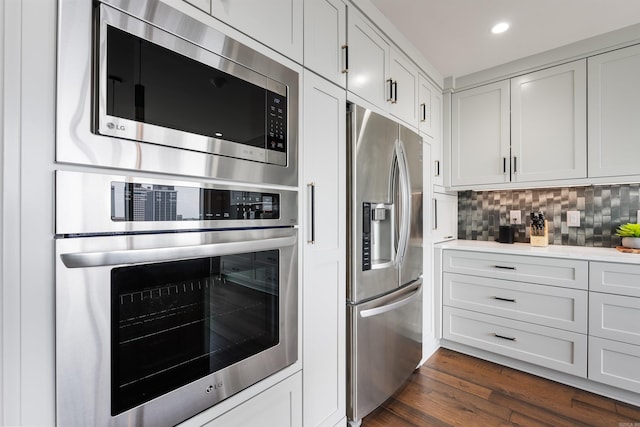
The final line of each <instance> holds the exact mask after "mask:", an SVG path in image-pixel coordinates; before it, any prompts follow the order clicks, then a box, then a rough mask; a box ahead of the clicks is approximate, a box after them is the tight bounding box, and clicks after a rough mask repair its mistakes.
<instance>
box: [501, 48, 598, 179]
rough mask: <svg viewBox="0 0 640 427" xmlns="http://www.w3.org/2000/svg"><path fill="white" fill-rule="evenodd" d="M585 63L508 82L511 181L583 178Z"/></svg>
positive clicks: (584, 152)
mask: <svg viewBox="0 0 640 427" xmlns="http://www.w3.org/2000/svg"><path fill="white" fill-rule="evenodd" d="M586 72H587V70H586V62H585V60H580V61H575V62H571V63H568V64H564V65H560V66H557V67H552V68H548V69H546V70H542V71H537V72H535V73H531V74H527V75H524V76H520V77H517V78H514V79H511V156H512V158H511V181H513V182H530V181H549V180H554V179H567V178H586V176H587V135H586V132H587V123H586V120H587V98H586V95H587V94H586V91H587V82H586Z"/></svg>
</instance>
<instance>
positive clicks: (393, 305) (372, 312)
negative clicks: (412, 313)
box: [360, 278, 422, 318]
mask: <svg viewBox="0 0 640 427" xmlns="http://www.w3.org/2000/svg"><path fill="white" fill-rule="evenodd" d="M408 289H412V290H411V293H410V294H409V296H406V297H405V296H404V294H403V295H402V298H399V299H396V300H394V301H392V302H388V303H385V304H383V305H381V306H378V307H373V308H369V309H367V310H362V311H361V312H360V317H362V318H367V317H373V316H378V315H380V314H384V313H388V312H389V311H393V310H396V309H398V308H400V307H402V306H404V305H407V304H409V303H411V302H412V301H413V300H415V299H416V298H418V297H419V296H420V290H421V289H422V279H421V278H420V279H418V280H416V281H415V282H414V283H413V284H412V285H411V286H410V287H409V288H408Z"/></svg>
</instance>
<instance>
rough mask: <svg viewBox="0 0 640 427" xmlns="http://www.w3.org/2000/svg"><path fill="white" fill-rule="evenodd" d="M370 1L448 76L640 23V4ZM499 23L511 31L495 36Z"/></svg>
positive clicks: (601, 0) (638, 0)
mask: <svg viewBox="0 0 640 427" xmlns="http://www.w3.org/2000/svg"><path fill="white" fill-rule="evenodd" d="M371 1H372V3H373V4H374V5H375V6H376V7H377V8H378V9H380V11H381V12H382V13H383V14H384V15H385V16H386V17H387V18H388V19H389V20H390V21H391V22H392V23H393V24H394V25H395V26H396V27H397V28H398V29H399V30H400V31H401V32H402V33H403V34H404V35H405V36H406V37H407V39H409V40H410V41H411V42H412V43H413V44H414V45H415V47H416V48H417V49H418V50H419V51H420V52H421V53H422V54H423V55H424V57H425V58H426V59H427V60H428V61H429V62H430V63H431V64H432V65H433V66H434V67H435V68H436V69H437V70H438V71H439V72H440V73H441V74H442V75H443V76H444V77H447V76H456V77H460V76H464V75H467V74H470V73H473V72H476V71H480V70H484V69H486V68H490V67H493V66H496V65H500V64H504V63H506V62H510V61H513V60H516V59H520V58H523V57H526V56H529V55H532V54H535V53H540V52H544V51H546V50H549V49H553V48H556V47H559V46H563V45H566V44H569V43H573V42H576V41H578V40H583V39H586V38H589V37H592V36H595V35H599V34H603V33H606V32H609V31H613V30H616V29H619V28H622V27H626V26H629V25H633V24H637V23H640V0H371ZM500 21H507V22H509V23H510V24H511V28H510V29H509V30H508V31H507V32H506V33H503V34H500V35H494V34H491V32H490V29H491V27H492V26H493V25H494V24H496V23H498V22H500ZM638 37H640V34H638Z"/></svg>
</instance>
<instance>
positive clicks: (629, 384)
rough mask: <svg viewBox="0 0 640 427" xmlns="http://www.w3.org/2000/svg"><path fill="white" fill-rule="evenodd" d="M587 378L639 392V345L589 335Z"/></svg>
mask: <svg viewBox="0 0 640 427" xmlns="http://www.w3.org/2000/svg"><path fill="white" fill-rule="evenodd" d="M589 379H591V380H594V381H598V382H601V383H604V384H608V385H611V386H614V387H618V388H621V389H624V390H629V391H632V392H635V393H640V345H632V344H627V343H623V342H619V341H612V340H606V339H602V338H598V337H589Z"/></svg>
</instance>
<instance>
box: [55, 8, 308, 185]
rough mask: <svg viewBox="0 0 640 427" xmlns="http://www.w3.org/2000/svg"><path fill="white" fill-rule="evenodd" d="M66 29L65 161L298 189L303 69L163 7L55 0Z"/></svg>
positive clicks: (61, 85)
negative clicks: (276, 59) (299, 123)
mask: <svg viewBox="0 0 640 427" xmlns="http://www.w3.org/2000/svg"><path fill="white" fill-rule="evenodd" d="M201 15H204V14H201ZM204 18H206V17H203V19H204ZM208 19H209V20H210V21H209V22H210V23H211V21H213V18H211V17H208ZM58 28H59V32H58V63H57V66H58V74H57V76H58V85H57V86H58V95H59V96H58V98H57V100H58V101H57V146H56V160H57V161H58V162H61V163H74V164H83V165H94V166H103V167H113V168H120V169H136V170H145V171H151V172H161V173H171V174H179V175H190V176H202V177H212V178H220V179H230V180H237V181H245V182H253V183H259V184H265V183H269V184H276V185H291V186H295V185H297V176H298V167H297V156H298V144H297V135H298V86H299V73H298V72H296V71H295V70H293V69H291V68H290V67H287V66H285V65H283V64H282V63H281V62H277V61H275V60H273V59H272V58H270V57H267V56H265V55H263V54H261V53H259V52H257V51H255V50H253V49H251V48H249V47H247V46H246V45H243V44H241V43H239V42H237V41H236V40H234V39H232V38H230V37H227V36H226V35H225V34H223V33H221V32H219V31H217V30H216V29H214V28H212V27H210V26H209V25H207V24H205V23H203V22H201V21H199V20H196V19H194V18H193V17H191V16H188V15H186V14H184V13H181V12H179V11H178V10H176V9H174V8H172V7H171V6H169V5H167V4H166V3H163V2H161V1H159V0H136V1H130V0H101V1H91V0H59V22H58ZM282 59H283V58H282ZM283 62H284V59H283ZM289 65H291V64H289Z"/></svg>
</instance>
